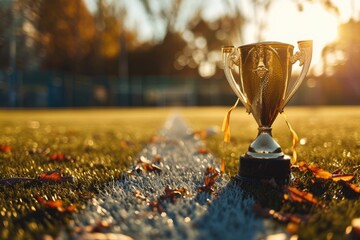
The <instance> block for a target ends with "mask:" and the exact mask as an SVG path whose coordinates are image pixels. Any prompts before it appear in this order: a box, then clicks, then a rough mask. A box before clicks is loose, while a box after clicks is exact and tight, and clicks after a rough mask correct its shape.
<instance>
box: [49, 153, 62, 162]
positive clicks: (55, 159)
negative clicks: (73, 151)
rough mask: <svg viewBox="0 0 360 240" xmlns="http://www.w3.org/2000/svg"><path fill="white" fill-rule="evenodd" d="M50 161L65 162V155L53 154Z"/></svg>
mask: <svg viewBox="0 0 360 240" xmlns="http://www.w3.org/2000/svg"><path fill="white" fill-rule="evenodd" d="M50 160H52V161H59V162H62V161H64V160H65V154H62V153H53V154H51V155H50Z"/></svg>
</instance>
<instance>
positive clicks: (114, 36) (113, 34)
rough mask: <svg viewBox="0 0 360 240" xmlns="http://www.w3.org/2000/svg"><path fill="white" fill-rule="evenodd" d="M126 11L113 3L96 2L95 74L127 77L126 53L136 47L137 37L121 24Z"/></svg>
mask: <svg viewBox="0 0 360 240" xmlns="http://www.w3.org/2000/svg"><path fill="white" fill-rule="evenodd" d="M126 11H127V9H126V8H124V7H122V5H120V6H119V5H116V3H115V2H109V1H104V0H98V1H97V9H96V12H95V14H94V20H95V26H96V35H95V47H94V49H95V53H94V58H93V61H94V68H93V71H94V73H96V74H110V75H119V76H127V71H128V70H127V68H128V67H127V52H128V48H130V49H132V48H133V47H135V46H136V45H137V36H136V34H135V32H133V31H129V30H128V29H126V28H125V26H124V24H123V22H124V21H125V19H126V15H127V13H126Z"/></svg>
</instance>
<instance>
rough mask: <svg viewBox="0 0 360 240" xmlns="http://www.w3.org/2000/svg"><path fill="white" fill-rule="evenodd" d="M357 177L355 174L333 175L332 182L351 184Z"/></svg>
mask: <svg viewBox="0 0 360 240" xmlns="http://www.w3.org/2000/svg"><path fill="white" fill-rule="evenodd" d="M354 177H355V175H354V174H339V175H333V177H332V180H333V181H335V182H337V181H344V182H350V181H351V180H353V179H354Z"/></svg>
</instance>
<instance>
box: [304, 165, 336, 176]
mask: <svg viewBox="0 0 360 240" xmlns="http://www.w3.org/2000/svg"><path fill="white" fill-rule="evenodd" d="M308 169H309V170H310V171H311V172H313V174H314V175H315V177H316V178H322V179H329V178H332V173H330V172H328V171H325V170H324V169H322V168H319V167H318V166H316V165H314V164H311V165H309V166H308Z"/></svg>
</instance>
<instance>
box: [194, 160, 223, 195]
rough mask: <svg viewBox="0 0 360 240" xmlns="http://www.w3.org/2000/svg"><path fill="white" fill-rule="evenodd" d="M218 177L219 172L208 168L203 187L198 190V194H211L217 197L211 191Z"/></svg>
mask: <svg viewBox="0 0 360 240" xmlns="http://www.w3.org/2000/svg"><path fill="white" fill-rule="evenodd" d="M219 176H220V171H219V170H218V169H217V168H214V167H208V168H207V169H206V172H205V180H204V185H203V186H201V187H199V188H198V192H199V193H201V192H206V193H211V194H213V195H215V196H216V195H217V194H216V193H215V191H214V189H213V186H214V185H215V181H216V179H217V178H218V177H219Z"/></svg>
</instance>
